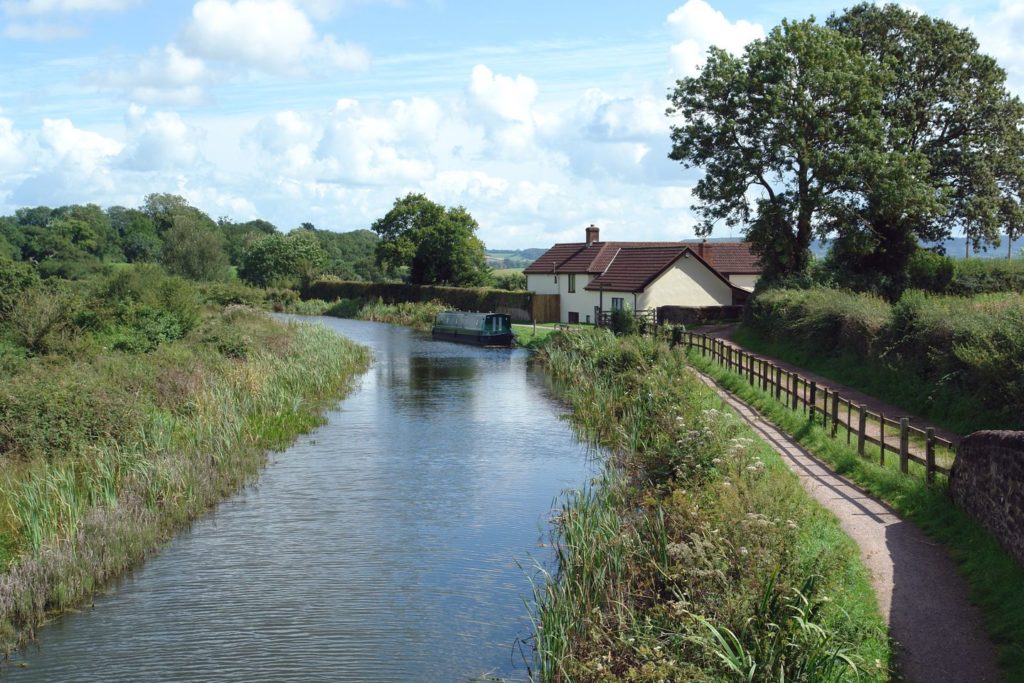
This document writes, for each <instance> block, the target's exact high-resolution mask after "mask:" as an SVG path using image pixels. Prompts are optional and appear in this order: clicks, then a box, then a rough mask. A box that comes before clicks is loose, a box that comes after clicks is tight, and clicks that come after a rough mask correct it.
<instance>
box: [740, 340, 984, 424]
mask: <svg viewBox="0 0 1024 683" xmlns="http://www.w3.org/2000/svg"><path fill="white" fill-rule="evenodd" d="M732 339H733V341H735V342H736V343H737V344H739V345H740V346H742V347H743V348H745V349H747V350H748V351H753V352H754V353H760V354H763V355H766V356H771V357H773V358H778V359H779V360H781V361H785V362H787V363H792V364H793V365H795V366H797V367H800V368H804V369H805V370H808V371H810V372H813V373H815V374H818V375H821V376H822V377H825V378H827V379H830V380H833V381H834V382H838V383H840V384H845V385H846V386H848V387H850V388H852V389H856V390H857V391H861V392H863V393H865V394H868V395H869V396H874V397H875V398H878V399H879V400H882V401H885V402H886V403H890V404H892V405H894V406H896V407H898V408H902V409H903V410H905V411H906V412H907V414H910V415H916V416H918V417H922V418H925V419H927V420H930V421H932V422H934V423H935V424H937V425H939V426H940V427H943V428H945V429H948V430H949V431H951V432H953V433H955V434H961V435H964V434H969V433H970V432H973V431H977V430H978V429H990V428H994V427H998V426H999V425H1000V424H1001V421H1000V420H998V419H997V418H994V416H993V415H992V413H991V412H990V411H988V410H986V409H984V408H983V407H981V406H979V404H978V402H977V401H976V400H975V397H974V396H973V395H965V394H964V393H963V392H962V391H958V390H956V389H954V388H953V387H945V386H941V385H939V386H937V385H936V384H935V383H934V382H931V381H926V380H922V379H920V378H918V377H916V376H914V375H912V374H904V375H902V376H900V377H899V378H898V380H897V379H896V378H895V377H894V373H893V370H892V369H890V368H887V367H884V366H882V365H880V364H877V363H872V362H865V360H864V359H863V358H862V357H860V356H859V355H857V354H854V353H850V352H842V351H835V350H833V351H831V352H828V353H824V352H822V351H819V350H816V349H811V348H807V347H805V346H793V345H791V344H789V343H787V342H776V341H771V340H768V339H765V338H764V337H762V336H761V335H760V334H758V333H757V332H756V331H755V330H752V329H750V328H749V327H744V326H740V327H739V328H737V329H736V331H735V332H734V333H733V335H732Z"/></svg>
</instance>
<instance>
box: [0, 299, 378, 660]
mask: <svg viewBox="0 0 1024 683" xmlns="http://www.w3.org/2000/svg"><path fill="white" fill-rule="evenodd" d="M368 362H369V357H368V352H367V351H366V350H365V349H363V348H362V347H359V346H357V345H355V344H353V343H351V342H349V341H347V340H345V339H344V338H341V337H339V336H337V335H335V334H333V333H332V332H330V331H328V330H326V329H324V328H320V327H314V326H307V325H297V324H282V323H278V322H275V321H272V320H270V319H269V318H268V317H266V316H265V315H263V314H261V313H258V312H256V311H255V310H253V309H248V308H245V307H241V306H229V307H228V308H227V309H224V310H222V311H219V312H210V313H206V314H204V319H203V320H202V321H201V322H200V323H199V324H198V325H197V327H196V328H195V329H194V330H193V331H192V332H190V333H189V334H188V335H186V336H184V337H182V338H180V339H178V340H176V341H170V342H167V343H162V344H161V345H159V346H158V347H157V348H156V349H155V350H153V351H152V352H149V353H142V354H139V353H126V352H119V351H109V350H102V349H95V348H93V349H92V351H91V352H90V353H89V354H86V355H85V356H84V357H82V358H78V359H75V358H70V357H61V356H56V355H48V356H39V357H34V358H31V359H28V360H27V361H26V363H25V364H24V365H23V366H22V367H21V369H20V371H19V373H18V374H17V375H15V376H14V377H13V378H12V380H11V381H10V382H8V383H5V385H4V386H3V387H2V388H0V449H2V450H3V451H4V453H3V455H4V458H3V460H2V461H0V564H2V565H3V567H4V572H3V574H0V645H2V647H3V648H4V650H5V651H8V652H9V651H10V650H11V649H12V648H14V647H17V646H18V645H20V644H22V643H24V642H25V641H26V640H27V639H30V638H31V637H32V636H33V635H34V632H35V629H37V628H38V626H39V625H40V624H42V623H43V622H44V621H45V620H46V619H47V618H49V616H50V615H52V614H53V613H56V612H59V611H61V610H65V609H68V608H70V607H73V606H75V605H77V604H80V603H81V602H82V601H84V600H87V599H88V596H89V595H90V594H91V593H92V592H93V591H94V590H96V589H97V587H99V586H101V585H102V584H103V583H104V582H105V581H106V580H108V579H109V578H110V577H112V576H115V575H117V574H118V573H120V572H122V571H124V570H125V569H127V568H129V567H131V566H132V565H134V564H136V563H138V562H139V561H140V560H142V559H143V558H144V557H145V555H146V554H147V553H148V552H150V551H152V550H153V549H154V548H156V547H158V546H159V545H160V544H161V543H162V542H164V541H165V540H167V539H168V538H170V536H171V535H173V533H174V532H175V531H177V530H178V529H180V528H181V527H182V526H183V525H187V524H188V523H189V522H190V521H191V520H193V519H194V518H195V517H196V516H198V515H200V514H202V513H204V512H205V511H206V510H208V509H209V508H210V507H211V506H213V505H214V504H216V503H217V502H218V501H219V500H221V499H222V498H223V497H224V496H226V495H228V494H230V493H232V492H235V491H237V490H238V489H239V487H241V486H243V485H244V484H246V483H247V482H251V481H252V480H253V479H254V478H255V477H256V476H257V474H258V472H259V470H260V468H261V466H262V465H263V464H264V462H265V458H266V455H265V454H266V450H267V449H268V448H282V447H284V446H286V445H287V444H288V443H289V442H290V441H291V440H292V439H293V438H294V437H295V436H296V435H297V434H299V433H301V432H303V431H308V430H309V429H311V428H313V427H315V426H316V425H317V424H319V423H320V421H321V419H322V418H321V417H320V414H319V410H320V409H321V408H322V407H323V406H325V405H326V404H327V403H328V402H330V401H333V400H336V399H337V398H338V397H339V396H341V395H342V394H343V393H344V392H345V391H346V389H347V387H348V386H349V383H350V381H351V378H352V377H353V376H354V375H356V374H358V373H360V372H362V371H363V370H364V369H365V368H366V367H367V365H368ZM82 392H84V396H85V400H79V399H80V397H81V396H82V395H83V393H82ZM110 405H122V406H128V407H129V408H127V409H125V410H121V411H115V412H114V413H113V414H110V413H107V412H106V410H105V407H106V406H110ZM54 415H56V417H57V419H56V421H54V420H53V416H54ZM55 422H56V423H55Z"/></svg>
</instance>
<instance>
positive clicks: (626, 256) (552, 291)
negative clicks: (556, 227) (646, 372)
mask: <svg viewBox="0 0 1024 683" xmlns="http://www.w3.org/2000/svg"><path fill="white" fill-rule="evenodd" d="M599 237H600V234H599V230H598V228H597V227H596V226H594V225H591V226H590V227H588V228H587V229H586V241H585V242H582V243H580V242H574V243H569V244H556V245H555V246H553V247H551V248H550V249H548V250H547V251H546V252H544V254H542V255H541V257H540V258H538V259H537V260H536V261H534V262H533V263H532V264H531V265H530V266H529V267H528V268H526V269H525V270H524V271H523V272H524V273H525V274H526V288H527V289H528V290H530V291H532V292H534V293H535V294H540V295H557V296H558V297H559V299H558V304H559V306H558V307H559V321H560V322H566V323H572V322H596V321H597V319H598V316H599V315H600V313H601V312H602V311H610V310H615V309H617V308H624V307H626V306H629V307H630V308H632V309H633V310H634V311H642V310H651V309H660V308H663V307H679V308H687V309H690V308H692V309H697V308H701V309H706V308H712V307H723V306H735V305H739V304H742V303H743V301H745V300H746V297H747V295H748V294H749V293H750V292H751V291H753V289H754V285H755V284H756V282H757V278H758V277H759V276H760V274H761V268H760V266H759V265H758V263H757V257H756V256H755V255H754V254H753V253H752V252H751V251H750V245H748V244H747V243H746V242H693V243H690V242H602V241H600V239H599Z"/></svg>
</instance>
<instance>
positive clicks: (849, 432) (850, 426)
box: [846, 399, 853, 446]
mask: <svg viewBox="0 0 1024 683" xmlns="http://www.w3.org/2000/svg"><path fill="white" fill-rule="evenodd" d="M851 413H853V401H851V400H849V399H847V400H846V445H847V446H849V445H850V439H851V438H852V435H853V422H852V421H851V420H850V418H851Z"/></svg>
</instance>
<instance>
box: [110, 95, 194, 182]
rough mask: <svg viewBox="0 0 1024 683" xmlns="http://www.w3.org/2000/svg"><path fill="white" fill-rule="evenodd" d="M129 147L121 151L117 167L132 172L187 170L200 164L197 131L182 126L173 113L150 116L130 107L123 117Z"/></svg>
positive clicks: (143, 110)
mask: <svg viewBox="0 0 1024 683" xmlns="http://www.w3.org/2000/svg"><path fill="white" fill-rule="evenodd" d="M126 123H127V125H128V132H129V135H130V137H131V141H130V142H129V144H128V145H127V146H126V147H125V148H124V149H123V150H122V151H121V153H120V155H119V157H118V165H120V166H122V167H123V168H127V169H131V170H135V171H160V170H170V169H189V168H191V167H193V166H194V165H195V164H196V163H198V162H199V161H201V160H202V156H201V154H200V152H199V144H198V143H199V142H201V140H202V134H201V133H200V131H198V130H196V129H195V128H193V127H190V126H188V125H186V124H185V122H184V121H183V120H182V118H181V116H179V115H178V114H176V113H173V112H156V113H154V114H152V115H150V116H147V115H146V110H145V109H144V108H142V107H138V106H134V105H133V106H132V107H131V108H130V109H129V110H128V115H127V117H126Z"/></svg>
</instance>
